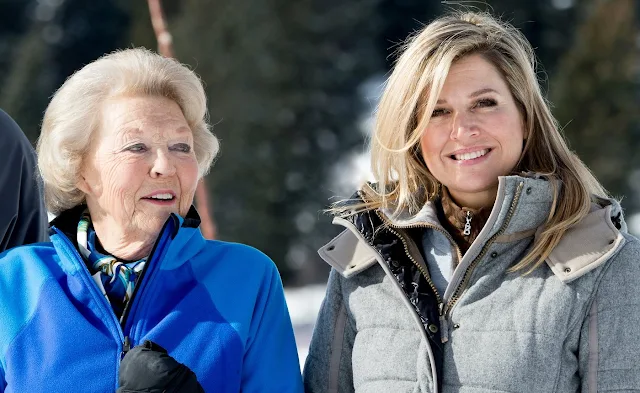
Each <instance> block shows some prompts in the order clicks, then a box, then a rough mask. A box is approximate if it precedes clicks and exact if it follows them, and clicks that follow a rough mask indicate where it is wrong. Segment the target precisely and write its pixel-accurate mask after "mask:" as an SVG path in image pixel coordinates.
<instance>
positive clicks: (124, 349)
mask: <svg viewBox="0 0 640 393" xmlns="http://www.w3.org/2000/svg"><path fill="white" fill-rule="evenodd" d="M130 349H131V341H130V340H129V336H125V337H124V342H123V343H122V354H120V359H122V358H124V355H126V354H127V352H129V350H130Z"/></svg>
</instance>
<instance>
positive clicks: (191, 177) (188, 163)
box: [178, 157, 198, 195]
mask: <svg viewBox="0 0 640 393" xmlns="http://www.w3.org/2000/svg"><path fill="white" fill-rule="evenodd" d="M178 171H179V173H180V186H181V187H182V192H183V193H185V194H187V195H193V193H195V190H196V187H197V186H198V162H197V161H196V159H195V157H194V158H193V159H190V160H185V161H183V162H181V163H180V167H179V168H178Z"/></svg>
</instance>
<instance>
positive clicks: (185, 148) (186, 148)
mask: <svg viewBox="0 0 640 393" xmlns="http://www.w3.org/2000/svg"><path fill="white" fill-rule="evenodd" d="M171 150H176V151H179V152H182V153H190V152H191V146H190V145H189V144H187V143H177V144H175V145H173V146H171Z"/></svg>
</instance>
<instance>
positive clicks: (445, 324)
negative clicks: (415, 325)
mask: <svg viewBox="0 0 640 393" xmlns="http://www.w3.org/2000/svg"><path fill="white" fill-rule="evenodd" d="M523 187H524V182H520V183H518V187H517V189H516V194H515V196H514V198H513V201H512V202H511V205H510V206H509V211H508V213H507V216H506V217H505V221H504V223H503V224H502V226H501V227H500V229H499V230H498V232H496V233H495V234H494V235H493V236H491V237H490V238H489V240H487V242H486V243H485V244H484V246H483V247H482V250H481V251H480V254H478V256H477V257H475V259H474V260H473V262H471V263H470V264H469V266H468V267H467V268H466V269H465V272H464V275H463V278H462V281H461V282H460V284H458V286H457V287H456V290H455V291H454V293H453V295H452V296H451V299H450V300H449V301H448V302H444V301H442V300H441V298H440V296H439V294H438V291H437V290H436V289H435V285H434V284H433V281H432V280H431V277H430V275H429V274H428V272H425V271H424V269H423V268H422V267H421V266H420V265H419V264H418V263H417V262H416V261H415V259H414V258H413V257H412V256H411V255H410V253H409V251H408V247H407V244H406V241H405V240H404V239H403V238H402V236H400V234H399V233H398V232H397V231H394V230H392V229H391V228H396V229H405V228H430V229H434V230H436V231H439V232H441V233H442V234H444V235H445V236H446V237H447V239H449V242H451V244H452V246H453V247H454V249H455V250H456V253H457V255H458V263H460V262H461V261H462V254H461V252H460V248H459V247H458V245H457V243H456V242H455V240H454V239H453V237H452V236H451V235H450V234H449V232H447V231H446V230H445V229H444V228H440V227H438V226H437V225H433V224H429V223H424V222H423V223H417V224H411V225H407V226H398V225H395V224H393V223H391V222H389V220H388V219H386V217H384V216H383V215H382V213H380V211H379V210H376V211H375V212H376V214H377V215H378V217H380V218H381V219H382V220H383V221H384V222H385V223H387V226H388V227H389V230H390V231H391V232H392V233H394V234H395V235H396V236H398V237H399V238H400V240H401V241H402V244H403V245H404V247H405V253H406V254H407V256H408V257H409V260H410V261H411V262H412V263H413V264H414V265H416V266H417V267H418V269H420V272H421V273H422V275H423V276H424V277H425V279H426V280H427V282H428V283H429V285H430V286H431V289H432V290H433V291H434V293H435V294H436V298H437V299H438V314H439V320H440V339H441V341H442V343H443V344H444V343H446V342H448V341H449V316H450V314H451V310H452V309H453V307H454V306H455V305H456V303H457V302H458V300H459V299H460V297H461V296H462V293H463V292H464V289H466V286H467V285H468V283H469V279H470V278H471V273H473V270H474V269H475V267H476V265H477V264H478V262H479V261H480V259H482V257H484V255H485V254H486V253H487V250H488V249H489V247H490V246H491V244H493V242H494V241H495V239H496V238H498V237H499V236H501V235H502V234H503V233H504V231H505V229H506V227H507V226H508V225H509V222H511V218H512V216H513V213H514V212H515V208H516V206H517V204H518V202H519V201H520V195H521V194H522V188H523Z"/></svg>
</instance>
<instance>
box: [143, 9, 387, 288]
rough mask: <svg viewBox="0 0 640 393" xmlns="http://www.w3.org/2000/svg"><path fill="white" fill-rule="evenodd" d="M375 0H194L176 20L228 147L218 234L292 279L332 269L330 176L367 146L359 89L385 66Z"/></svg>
mask: <svg viewBox="0 0 640 393" xmlns="http://www.w3.org/2000/svg"><path fill="white" fill-rule="evenodd" d="M376 5H377V1H376V0H356V1H350V2H343V1H338V0H324V1H319V0H300V1H296V2H290V1H284V0H265V1H260V2H255V1H252V0H213V1H208V0H204V1H194V0H192V1H185V2H183V3H182V4H181V6H180V12H178V13H177V14H176V15H174V16H173V17H171V16H169V28H170V31H171V32H172V33H173V37H174V45H175V51H176V56H177V57H178V59H180V60H181V61H182V62H184V63H188V64H191V65H192V66H193V68H194V69H195V71H196V72H197V73H198V74H199V75H200V76H201V77H202V79H203V80H204V81H205V83H206V89H207V93H208V96H209V99H210V114H211V121H212V123H214V124H215V127H214V132H215V133H216V135H217V136H218V137H219V138H220V139H221V143H222V150H221V154H220V156H219V159H218V160H217V163H216V165H215V166H214V168H213V170H212V173H211V174H210V175H209V177H208V179H207V181H208V184H209V185H210V191H211V198H212V200H211V208H212V209H213V212H214V214H215V216H216V223H217V225H218V228H219V237H220V238H221V239H223V240H224V239H226V240H233V241H239V242H243V243H247V244H250V245H252V246H255V247H257V248H259V249H260V250H262V251H264V252H265V253H266V254H268V255H269V256H270V257H271V258H272V259H273V260H274V261H275V262H276V263H277V264H278V266H279V268H280V271H281V273H282V275H283V278H284V279H285V280H286V281H287V283H288V284H295V283H296V282H306V281H309V280H311V279H314V278H315V279H317V278H316V277H317V275H318V271H319V270H322V271H326V268H325V267H324V266H323V264H320V263H319V262H318V257H317V254H316V252H315V250H316V249H317V248H318V247H319V246H320V245H321V243H322V242H323V241H326V240H327V238H328V237H329V235H328V234H330V233H332V232H331V231H333V229H332V228H330V223H329V220H328V218H326V217H325V216H323V215H322V213H321V211H322V209H323V208H325V207H326V205H327V203H328V202H327V201H328V198H329V197H331V196H332V195H333V192H332V190H330V189H329V188H330V187H329V186H328V185H327V184H328V182H327V180H328V178H329V175H330V173H331V171H332V169H333V168H332V166H333V165H334V164H335V163H336V162H337V161H338V160H339V159H340V158H341V157H342V155H343V153H344V151H349V150H351V149H352V148H353V147H354V146H357V145H361V144H362V141H363V138H362V134H361V133H360V131H359V130H358V129H357V125H356V122H357V119H358V117H359V116H358V115H359V113H360V112H361V111H362V108H361V104H360V102H359V100H358V97H357V88H358V86H359V85H360V84H361V83H362V82H363V80H364V79H365V78H366V77H367V76H368V75H370V74H372V73H373V72H375V71H377V70H379V69H380V68H381V60H380V58H379V56H378V55H377V52H376V47H375V45H374V40H373V38H372V37H374V36H376V34H377V29H379V26H380V15H379V14H377V13H376ZM145 23H147V22H145ZM143 30H144V29H143ZM141 31H142V30H141ZM141 34H147V33H141ZM322 276H324V274H322V275H321V277H322Z"/></svg>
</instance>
